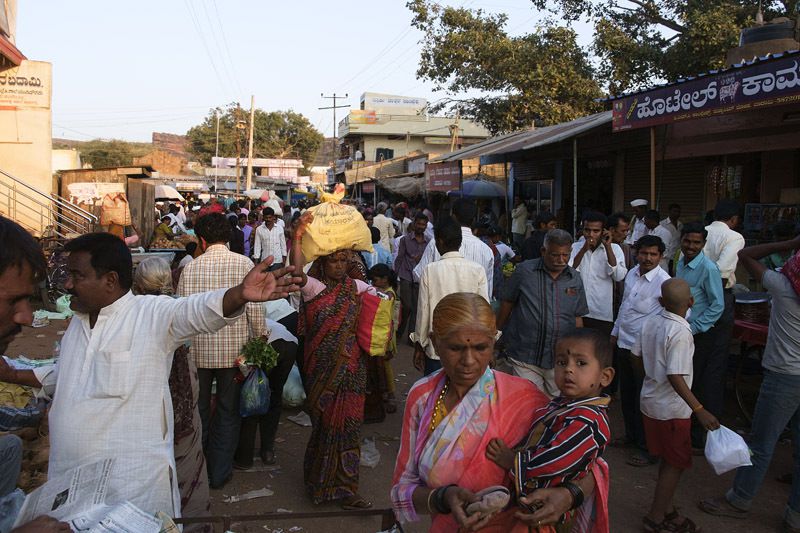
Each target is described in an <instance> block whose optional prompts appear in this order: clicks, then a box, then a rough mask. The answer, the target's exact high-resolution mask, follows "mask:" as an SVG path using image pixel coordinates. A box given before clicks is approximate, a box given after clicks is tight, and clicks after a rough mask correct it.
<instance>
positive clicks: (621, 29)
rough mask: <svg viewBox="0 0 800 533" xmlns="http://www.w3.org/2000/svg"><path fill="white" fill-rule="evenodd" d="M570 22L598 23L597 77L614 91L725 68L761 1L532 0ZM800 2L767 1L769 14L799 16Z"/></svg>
mask: <svg viewBox="0 0 800 533" xmlns="http://www.w3.org/2000/svg"><path fill="white" fill-rule="evenodd" d="M531 1H532V4H533V6H534V7H535V8H537V9H540V10H549V11H551V12H552V13H553V14H555V15H557V16H560V17H562V18H563V19H564V20H565V21H568V22H569V21H576V20H589V21H591V22H593V23H594V26H595V36H594V42H593V45H592V51H593V53H594V54H595V55H596V56H597V57H598V59H599V61H598V63H599V68H598V75H599V79H600V80H601V83H602V84H603V85H604V86H606V87H607V88H608V90H609V92H610V93H611V94H618V93H621V92H623V91H627V90H631V89H639V88H643V87H646V86H647V85H650V84H652V83H653V82H654V81H657V80H658V79H661V80H674V79H677V78H681V77H685V76H691V75H694V74H698V73H700V72H706V71H708V70H710V69H715V68H719V67H722V66H724V63H725V53H726V52H727V51H728V50H729V49H730V48H733V47H734V46H736V45H737V43H738V39H739V32H740V30H741V29H742V28H745V27H748V26H751V25H752V24H753V21H754V20H755V14H756V10H757V5H758V2H757V1H756V0H531ZM798 4H800V0H764V1H763V6H764V7H763V9H764V18H765V20H770V19H772V18H775V17H782V16H784V17H785V16H789V17H793V16H797V9H798Z"/></svg>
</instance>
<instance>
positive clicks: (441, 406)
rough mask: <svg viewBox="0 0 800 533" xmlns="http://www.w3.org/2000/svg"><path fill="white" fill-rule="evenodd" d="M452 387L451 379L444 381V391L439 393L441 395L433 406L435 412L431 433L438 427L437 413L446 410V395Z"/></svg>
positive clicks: (432, 418) (432, 416)
mask: <svg viewBox="0 0 800 533" xmlns="http://www.w3.org/2000/svg"><path fill="white" fill-rule="evenodd" d="M449 387H450V381H449V380H448V381H445V382H444V387H442V392H440V393H439V397H438V398H437V399H436V404H435V405H434V406H433V414H432V415H431V433H433V430H434V429H436V419H437V418H438V417H437V415H438V414H439V411H442V412H444V397H445V396H446V395H447V389H448V388H449Z"/></svg>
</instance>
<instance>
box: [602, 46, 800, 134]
mask: <svg viewBox="0 0 800 533" xmlns="http://www.w3.org/2000/svg"><path fill="white" fill-rule="evenodd" d="M798 102H800V55H798V54H793V55H790V56H788V57H781V58H776V59H770V60H765V61H762V62H759V63H757V64H754V65H751V66H748V67H742V68H739V69H731V70H727V71H725V72H722V73H720V74H717V75H715V76H704V77H702V78H698V79H695V80H691V81H687V82H684V83H680V84H677V85H671V86H669V87H663V88H660V89H654V90H652V91H648V92H644V93H640V94H634V95H631V96H628V97H625V98H621V99H619V100H616V101H614V106H613V129H614V131H624V130H630V129H636V128H645V127H650V126H657V125H660V124H670V123H673V122H679V121H683V120H691V119H697V118H706V117H713V116H718V115H724V114H728V113H735V112H739V111H751V110H755V109H760V108H763V107H768V106H774V105H784V104H789V103H798Z"/></svg>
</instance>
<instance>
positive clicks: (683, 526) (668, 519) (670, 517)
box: [664, 510, 701, 533]
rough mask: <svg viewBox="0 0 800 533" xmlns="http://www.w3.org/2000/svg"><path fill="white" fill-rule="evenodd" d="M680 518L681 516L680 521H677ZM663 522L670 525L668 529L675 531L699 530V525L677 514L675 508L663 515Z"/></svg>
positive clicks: (693, 531)
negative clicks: (681, 519)
mask: <svg viewBox="0 0 800 533" xmlns="http://www.w3.org/2000/svg"><path fill="white" fill-rule="evenodd" d="M680 518H683V521H682V522H678V521H677V520H679V519H680ZM664 524H668V525H669V526H670V527H672V529H670V531H675V532H677V533H699V532H700V531H701V529H700V526H698V525H697V524H695V523H694V521H693V520H692V519H691V518H689V517H688V516H681V515H679V514H678V511H677V510H675V511H672V512H671V513H667V514H665V515H664Z"/></svg>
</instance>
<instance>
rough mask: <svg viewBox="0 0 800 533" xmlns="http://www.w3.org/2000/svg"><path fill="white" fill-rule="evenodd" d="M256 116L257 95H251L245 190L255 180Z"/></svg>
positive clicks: (248, 188) (247, 189)
mask: <svg viewBox="0 0 800 533" xmlns="http://www.w3.org/2000/svg"><path fill="white" fill-rule="evenodd" d="M255 116H256V97H255V96H254V95H250V138H249V140H248V147H247V178H246V180H245V187H244V190H246V191H249V190H250V189H251V185H252V180H253V119H254V118H255Z"/></svg>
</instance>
